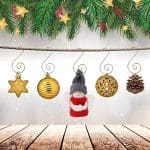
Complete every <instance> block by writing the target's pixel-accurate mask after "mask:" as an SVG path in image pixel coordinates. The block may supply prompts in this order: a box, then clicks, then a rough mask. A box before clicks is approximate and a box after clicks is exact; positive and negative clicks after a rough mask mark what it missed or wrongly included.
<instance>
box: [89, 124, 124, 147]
mask: <svg viewBox="0 0 150 150" xmlns="http://www.w3.org/2000/svg"><path fill="white" fill-rule="evenodd" d="M87 130H88V132H89V134H90V137H91V140H92V143H93V146H94V149H95V150H126V148H125V147H124V146H123V145H122V144H121V143H120V142H119V141H118V140H117V139H116V138H115V137H114V136H113V135H112V134H111V133H110V132H109V131H108V130H107V129H106V128H105V127H104V126H98V125H96V126H93V125H88V126H87Z"/></svg>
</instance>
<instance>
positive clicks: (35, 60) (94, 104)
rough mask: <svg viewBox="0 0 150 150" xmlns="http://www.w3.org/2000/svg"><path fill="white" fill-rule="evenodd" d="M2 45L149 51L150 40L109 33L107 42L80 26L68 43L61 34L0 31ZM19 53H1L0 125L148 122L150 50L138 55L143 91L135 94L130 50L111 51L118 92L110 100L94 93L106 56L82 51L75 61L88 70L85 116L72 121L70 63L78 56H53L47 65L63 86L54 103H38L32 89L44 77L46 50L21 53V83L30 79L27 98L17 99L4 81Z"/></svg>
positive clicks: (62, 54)
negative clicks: (53, 36) (44, 35)
mask: <svg viewBox="0 0 150 150" xmlns="http://www.w3.org/2000/svg"><path fill="white" fill-rule="evenodd" d="M0 45H1V46H19V45H21V46H23V47H35V48H46V47H50V48H60V49H61V48H62V49H64V48H66V49H69V48H73V49H74V48H88V49H89V48H91V49H92V48H127V47H148V46H150V40H149V39H147V38H144V37H143V36H142V35H140V34H138V37H137V40H136V41H128V40H125V39H123V38H122V37H121V36H120V35H119V34H117V33H116V32H113V33H110V34H109V35H108V37H107V38H106V39H101V40H100V38H99V36H98V35H97V33H94V32H91V31H89V30H88V29H87V27H86V26H84V25H82V28H81V31H80V33H79V35H78V36H77V37H76V38H75V39H74V40H73V41H68V40H67V39H66V37H65V34H61V35H60V36H58V38H57V39H56V40H49V39H47V38H43V39H41V38H40V37H39V36H32V35H26V36H24V37H19V36H16V35H15V36H10V35H8V34H7V33H5V32H1V33H0ZM19 53H20V52H19V51H13V50H3V49H1V50H0V69H1V71H0V124H6V123H13V124H15V123H16V124H17V123H33V124H34V123H35V124H37V123H39V124H46V123H54V124H60V123H65V124H76V123H91V124H98V123H99V124H104V123H107V124H110V123H111V124H121V123H128V124H136V123H138V124H140V123H144V124H149V123H150V119H149V118H150V71H149V67H150V51H147V52H146V51H144V52H143V51H142V52H139V53H138V55H137V56H136V58H135V59H134V61H135V62H139V63H141V65H142V71H141V72H140V75H141V76H142V78H143V79H144V83H145V90H144V91H143V92H142V93H140V94H137V95H133V94H131V93H128V92H127V91H126V82H127V79H128V77H129V76H130V75H131V74H130V73H129V71H128V69H127V63H128V61H129V59H130V58H131V57H132V56H133V55H134V52H112V53H111V54H110V56H109V57H108V58H107V60H106V63H111V64H113V66H114V70H113V73H112V75H113V76H114V77H115V78H116V79H117V80H118V83H119V90H118V92H117V94H116V95H115V96H114V97H112V98H103V97H100V96H99V95H98V94H97V93H96V90H95V82H96V80H97V79H98V77H99V76H100V75H102V74H101V72H100V71H99V64H100V62H101V61H102V59H103V58H104V57H105V55H106V53H100V52H99V53H85V54H84V55H83V57H82V58H81V60H80V62H79V63H85V64H86V65H87V67H88V70H87V73H86V74H85V78H86V85H87V88H88V94H87V97H88V99H89V116H88V117H86V118H81V119H80V118H71V117H70V116H69V107H68V101H69V97H70V96H69V88H70V85H71V82H72V79H73V77H74V72H73V69H72V67H73V63H74V61H75V60H76V59H77V57H78V56H79V55H80V53H64V52H61V53H59V52H56V53H54V55H53V56H51V57H50V58H49V60H48V62H52V63H54V64H55V67H56V70H55V72H54V73H53V74H52V76H53V77H54V78H56V79H57V80H58V81H59V83H60V87H61V91H60V93H59V95H58V96H57V97H56V98H54V99H53V100H49V101H47V100H44V99H42V98H41V97H40V96H39V95H38V93H37V91H36V89H37V83H38V81H39V80H40V79H41V78H43V77H44V73H43V72H42V70H41V63H42V61H43V60H44V59H45V58H46V57H47V56H48V55H49V53H50V52H33V51H29V52H25V53H24V54H23V55H22V57H21V58H20V59H19V60H18V61H22V62H24V63H25V65H26V70H25V72H24V73H23V74H22V79H24V80H29V84H28V85H27V88H28V90H29V93H28V94H22V95H21V97H20V98H16V96H15V94H9V93H8V89H9V84H8V80H10V79H14V78H15V73H14V72H13V71H12V69H11V63H12V61H13V59H15V58H16V57H17V56H18V55H19Z"/></svg>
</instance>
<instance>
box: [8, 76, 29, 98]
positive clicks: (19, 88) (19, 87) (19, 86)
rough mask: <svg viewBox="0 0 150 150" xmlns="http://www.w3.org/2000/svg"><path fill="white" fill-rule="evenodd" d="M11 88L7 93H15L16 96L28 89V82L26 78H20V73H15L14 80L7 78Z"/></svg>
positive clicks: (26, 91)
mask: <svg viewBox="0 0 150 150" xmlns="http://www.w3.org/2000/svg"><path fill="white" fill-rule="evenodd" d="M8 83H9V84H10V86H11V88H10V89H9V91H8V93H15V94H16V96H17V97H20V95H21V94H22V93H28V89H27V88H26V85H27V84H28V80H21V74H20V73H17V74H16V80H9V81H8Z"/></svg>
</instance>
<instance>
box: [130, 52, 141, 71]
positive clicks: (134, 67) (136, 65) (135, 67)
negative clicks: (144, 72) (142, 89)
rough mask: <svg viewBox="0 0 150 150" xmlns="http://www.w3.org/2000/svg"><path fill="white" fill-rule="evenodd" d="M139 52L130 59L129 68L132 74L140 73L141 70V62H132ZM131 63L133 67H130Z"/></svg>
mask: <svg viewBox="0 0 150 150" xmlns="http://www.w3.org/2000/svg"><path fill="white" fill-rule="evenodd" d="M137 54H138V50H137V51H136V53H135V54H134V55H133V56H132V58H131V59H130V60H129V62H128V64H127V68H128V70H129V72H130V73H132V74H138V73H139V72H140V71H141V64H140V63H137V62H136V63H133V64H131V63H132V61H133V59H134V58H135V57H136V55H137ZM130 65H131V67H130Z"/></svg>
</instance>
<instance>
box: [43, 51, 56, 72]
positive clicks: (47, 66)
mask: <svg viewBox="0 0 150 150" xmlns="http://www.w3.org/2000/svg"><path fill="white" fill-rule="evenodd" d="M53 53H54V52H51V53H50V54H49V55H48V56H47V57H46V59H45V60H44V61H43V62H42V65H41V69H42V71H43V72H44V73H48V74H52V73H53V72H54V71H55V65H54V64H53V63H46V61H47V60H48V59H49V57H50V56H52V55H53Z"/></svg>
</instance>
